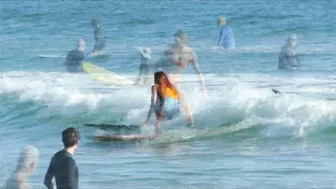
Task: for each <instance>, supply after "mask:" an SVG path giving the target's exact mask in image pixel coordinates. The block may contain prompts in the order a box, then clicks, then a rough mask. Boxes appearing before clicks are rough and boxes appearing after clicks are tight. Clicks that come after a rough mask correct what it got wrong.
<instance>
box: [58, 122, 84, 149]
mask: <svg viewBox="0 0 336 189" xmlns="http://www.w3.org/2000/svg"><path fill="white" fill-rule="evenodd" d="M79 140H80V134H79V131H78V130H77V129H75V128H73V127H69V128H67V129H65V130H63V132H62V142H63V144H64V148H71V147H77V146H78V143H79Z"/></svg>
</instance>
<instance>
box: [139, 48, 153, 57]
mask: <svg viewBox="0 0 336 189" xmlns="http://www.w3.org/2000/svg"><path fill="white" fill-rule="evenodd" d="M140 54H141V58H147V59H151V50H150V49H149V48H146V47H140Z"/></svg>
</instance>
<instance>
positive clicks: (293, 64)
mask: <svg viewBox="0 0 336 189" xmlns="http://www.w3.org/2000/svg"><path fill="white" fill-rule="evenodd" d="M296 40H297V37H296V34H295V33H293V34H292V35H291V36H289V37H288V38H287V41H286V43H285V44H284V45H283V46H282V48H281V51H280V54H279V63H278V68H279V69H296V68H298V67H300V60H299V58H298V56H297V54H296Z"/></svg>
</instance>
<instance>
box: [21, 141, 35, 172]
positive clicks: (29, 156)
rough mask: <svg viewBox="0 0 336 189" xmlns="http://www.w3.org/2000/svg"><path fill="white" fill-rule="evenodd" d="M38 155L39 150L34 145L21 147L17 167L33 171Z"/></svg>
mask: <svg viewBox="0 0 336 189" xmlns="http://www.w3.org/2000/svg"><path fill="white" fill-rule="evenodd" d="M39 157H40V152H39V150H38V149H37V148H36V147H35V146H31V145H28V146H26V147H25V148H23V149H22V151H21V153H20V157H19V162H18V167H19V168H20V169H28V170H30V171H35V169H36V165H37V163H38V160H39Z"/></svg>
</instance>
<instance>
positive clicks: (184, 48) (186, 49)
mask: <svg viewBox="0 0 336 189" xmlns="http://www.w3.org/2000/svg"><path fill="white" fill-rule="evenodd" d="M183 51H184V52H185V53H194V49H193V48H192V47H189V46H185V47H183Z"/></svg>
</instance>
